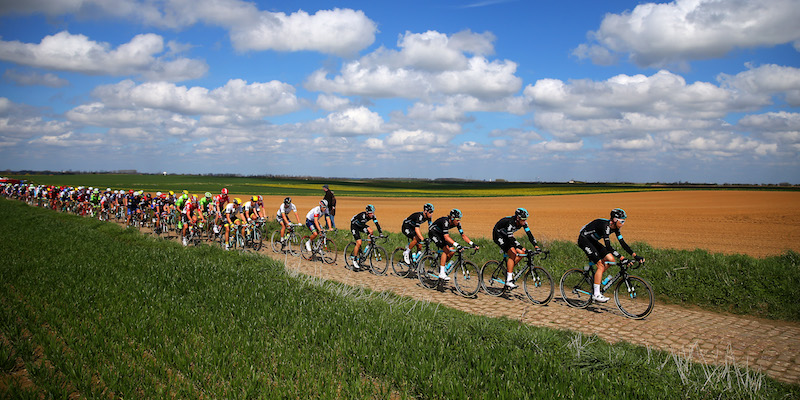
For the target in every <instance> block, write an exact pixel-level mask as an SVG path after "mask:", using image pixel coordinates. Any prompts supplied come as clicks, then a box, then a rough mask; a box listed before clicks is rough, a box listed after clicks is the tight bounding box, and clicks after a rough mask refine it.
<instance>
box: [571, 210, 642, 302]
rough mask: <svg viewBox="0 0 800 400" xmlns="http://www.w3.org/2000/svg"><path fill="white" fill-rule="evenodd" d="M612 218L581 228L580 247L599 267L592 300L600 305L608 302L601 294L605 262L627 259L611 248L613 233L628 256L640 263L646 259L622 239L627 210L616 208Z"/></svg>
mask: <svg viewBox="0 0 800 400" xmlns="http://www.w3.org/2000/svg"><path fill="white" fill-rule="evenodd" d="M610 217H611V218H610V219H605V218H598V219H596V220H594V221H592V222H589V223H588V224H586V225H584V227H583V228H581V232H580V234H579V235H578V247H580V248H581V250H583V251H584V252H585V253H586V257H588V258H589V261H591V262H593V263H594V264H595V265H596V266H597V272H596V273H595V274H594V286H593V289H594V293H593V294H592V299H594V300H595V301H597V302H600V303H605V302H607V301H608V297H606V296H603V295H602V294H601V293H600V285H601V282H602V279H603V272H605V271H606V268H607V266H606V264H605V261H608V262H616V261H617V260H616V259H615V258H614V257H617V258H619V259H620V261H622V260H624V259H625V257H623V256H621V255H620V254H619V253H618V252H617V251H616V250H614V248H613V247H611V240H610V239H609V236H610V235H611V233H614V235H615V236H616V237H617V241H618V242H619V244H620V245H621V246H622V248H623V249H625V251H626V252H628V254H630V255H631V256H632V257H633V258H635V259H636V261H638V262H639V263H643V262H644V258H642V257H639V256H637V255H636V253H635V252H634V251H633V250H632V249H631V247H630V246H628V244H627V243H625V240H624V239H622V233H620V228H622V224H624V223H625V220H626V219H627V218H628V215H627V214H626V213H625V210H623V209H621V208H615V209H613V210H611V215H610ZM601 239H602V240H603V242H604V243H603V244H601V243H600V240H601Z"/></svg>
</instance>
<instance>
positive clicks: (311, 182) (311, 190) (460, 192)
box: [9, 174, 796, 197]
mask: <svg viewBox="0 0 800 400" xmlns="http://www.w3.org/2000/svg"><path fill="white" fill-rule="evenodd" d="M9 177H11V178H16V179H25V180H29V181H31V182H34V183H37V184H45V185H59V186H60V185H64V186H87V187H88V186H93V187H100V188H107V187H110V188H112V189H134V190H145V191H150V192H156V191H162V192H164V191H169V190H172V191H175V192H179V191H181V190H184V189H185V190H188V191H189V192H190V193H204V192H212V193H218V192H219V190H220V188H222V187H227V188H228V189H229V190H230V192H231V193H234V194H239V193H242V194H260V195H278V196H284V195H286V194H291V195H292V196H303V195H313V196H317V195H319V194H320V191H321V187H322V185H323V184H329V185H331V188H332V189H333V190H334V191H335V192H336V194H337V195H338V196H368V197H498V196H546V195H559V194H591V193H620V192H639V191H653V190H660V191H663V190H674V189H677V187H669V186H667V187H665V186H663V185H642V184H566V183H565V184H555V183H542V184H539V183H513V182H465V181H452V182H451V181H411V180H405V181H404V180H374V179H373V180H341V179H329V180H323V179H318V178H316V179H279V178H257V177H218V176H200V175H166V176H162V175H119V174H83V175H10V176H9ZM696 188H698V189H704V190H708V189H731V188H730V187H717V186H698V187H696ZM681 189H682V190H686V189H687V187H682V188H681ZM688 189H691V187H688ZM749 189H752V188H749ZM759 189H761V190H796V188H791V187H763V188H759Z"/></svg>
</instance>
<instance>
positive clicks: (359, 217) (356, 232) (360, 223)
mask: <svg viewBox="0 0 800 400" xmlns="http://www.w3.org/2000/svg"><path fill="white" fill-rule="evenodd" d="M369 221H375V227H377V228H378V234H381V233H383V231H382V230H381V224H379V223H378V218H376V217H375V206H373V205H372V204H367V207H366V210H365V211H363V212H360V213H358V214H356V215H355V216H353V218H352V219H351V220H350V232H351V233H352V234H353V240H355V242H356V246H355V247H354V248H353V254H351V255H352V256H353V267H354V268H355V269H356V270H358V269H359V268H361V267H360V266H359V265H358V262H357V261H356V259H357V258H358V250H359V249H360V248H361V233H362V232H363V233H366V234H368V235H372V228H370V227H369V225H367V222H369Z"/></svg>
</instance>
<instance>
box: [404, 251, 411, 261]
mask: <svg viewBox="0 0 800 400" xmlns="http://www.w3.org/2000/svg"><path fill="white" fill-rule="evenodd" d="M410 253H411V250H406V251H404V252H403V261H405V262H406V264H411V257H410Z"/></svg>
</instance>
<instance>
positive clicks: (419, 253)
mask: <svg viewBox="0 0 800 400" xmlns="http://www.w3.org/2000/svg"><path fill="white" fill-rule="evenodd" d="M421 255H422V252H421V251H420V252H418V253H414V255H413V257H414V261H417V260H419V257H420V256H421Z"/></svg>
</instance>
